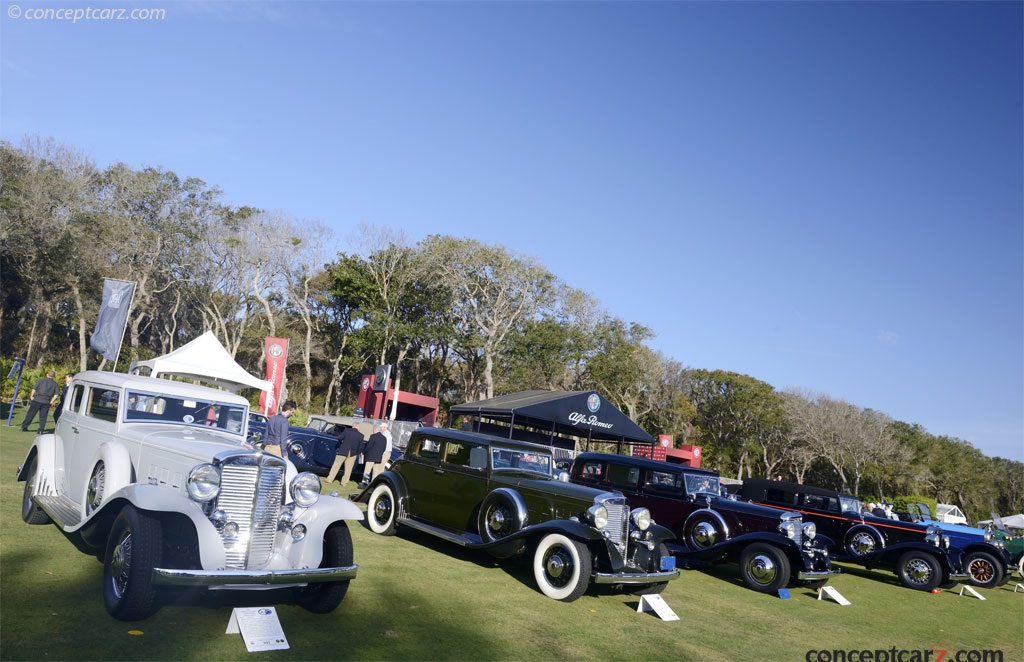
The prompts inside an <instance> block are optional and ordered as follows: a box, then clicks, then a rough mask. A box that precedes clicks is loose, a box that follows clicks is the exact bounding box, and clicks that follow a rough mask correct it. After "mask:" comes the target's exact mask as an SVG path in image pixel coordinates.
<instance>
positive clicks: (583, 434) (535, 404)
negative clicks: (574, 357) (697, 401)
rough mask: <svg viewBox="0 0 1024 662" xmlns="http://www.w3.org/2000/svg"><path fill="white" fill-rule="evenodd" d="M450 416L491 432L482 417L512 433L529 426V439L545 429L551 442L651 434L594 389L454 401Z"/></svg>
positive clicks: (627, 440)
mask: <svg viewBox="0 0 1024 662" xmlns="http://www.w3.org/2000/svg"><path fill="white" fill-rule="evenodd" d="M449 413H450V414H451V419H452V420H454V419H455V417H457V416H464V417H467V418H475V419H476V421H477V422H476V425H475V426H473V427H474V429H476V430H479V431H487V432H493V431H494V430H493V428H486V427H485V426H482V425H481V421H483V420H489V421H494V422H497V423H499V424H501V428H502V429H504V428H506V427H507V428H508V436H510V437H511V436H512V435H513V429H514V428H515V427H516V426H525V427H528V428H532V429H533V430H534V431H535V434H533V435H531V437H533V438H531V439H528V440H529V441H535V440H537V441H539V439H537V436H538V435H537V434H536V433H547V434H548V436H549V443H551V444H552V445H554V439H555V437H556V436H563V437H564V436H570V437H576V438H580V439H585V440H586V441H587V445H588V446H589V443H590V442H591V441H608V442H616V443H618V444H619V445H620V446H621V445H622V444H646V445H653V444H654V443H656V442H655V439H654V437H652V436H651V435H649V434H647V433H646V432H644V431H643V429H641V428H640V426H639V425H637V424H636V423H634V422H633V421H632V420H631V419H630V418H629V417H628V416H626V415H625V414H623V413H622V412H621V411H619V409H618V408H616V407H615V406H614V405H612V404H610V403H609V402H608V401H607V400H605V399H604V398H603V397H602V396H601V394H600V393H598V392H597V391H582V392H570V391H520V392H518V393H510V394H508V395H502V396H499V397H496V398H490V399H489V400H478V401H477V402H467V403H465V404H461V405H455V406H454V407H452V408H451V409H450V410H449Z"/></svg>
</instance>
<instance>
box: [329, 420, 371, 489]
mask: <svg viewBox="0 0 1024 662" xmlns="http://www.w3.org/2000/svg"><path fill="white" fill-rule="evenodd" d="M363 441H364V439H363V433H362V432H360V431H359V430H357V429H355V428H345V429H344V430H342V431H341V434H340V435H338V450H337V451H336V454H335V456H334V464H333V465H331V472H330V473H329V474H327V481H326V482H328V483H330V482H332V481H334V479H335V478H336V477H337V475H338V470H339V469H341V465H342V464H344V465H345V473H344V474H343V475H342V479H341V484H342V485H345V484H346V483H348V480H349V478H351V477H352V468H353V467H354V466H355V465H356V458H357V457H359V453H361V452H362V450H363Z"/></svg>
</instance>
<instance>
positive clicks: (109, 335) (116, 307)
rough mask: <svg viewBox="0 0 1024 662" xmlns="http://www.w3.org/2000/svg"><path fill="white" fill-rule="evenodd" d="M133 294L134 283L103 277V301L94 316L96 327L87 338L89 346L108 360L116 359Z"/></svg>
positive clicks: (119, 350)
mask: <svg viewBox="0 0 1024 662" xmlns="http://www.w3.org/2000/svg"><path fill="white" fill-rule="evenodd" d="M134 294H135V283H132V282H130V281H126V280H114V279H112V278H104V279H103V303H102V304H100V314H99V316H98V317H97V318H96V329H95V330H94V331H93V332H92V337H91V338H90V339H89V346H90V347H92V348H93V349H94V350H96V351H97V352H99V353H100V354H101V355H103V358H105V359H107V360H109V361H115V362H116V361H117V355H118V354H119V353H120V352H121V340H122V339H123V338H124V327H125V323H127V322H128V309H129V308H130V307H131V305H132V295H134Z"/></svg>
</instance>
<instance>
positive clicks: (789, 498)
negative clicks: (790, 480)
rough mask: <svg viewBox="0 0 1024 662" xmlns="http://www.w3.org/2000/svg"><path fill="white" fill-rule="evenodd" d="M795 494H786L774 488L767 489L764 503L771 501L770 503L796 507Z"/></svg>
mask: <svg viewBox="0 0 1024 662" xmlns="http://www.w3.org/2000/svg"><path fill="white" fill-rule="evenodd" d="M797 496H798V495H797V494H794V493H793V492H786V491H785V490H779V489H775V488H768V489H767V490H765V495H764V497H765V501H771V502H772V503H783V504H786V505H792V506H795V505H796V501H797Z"/></svg>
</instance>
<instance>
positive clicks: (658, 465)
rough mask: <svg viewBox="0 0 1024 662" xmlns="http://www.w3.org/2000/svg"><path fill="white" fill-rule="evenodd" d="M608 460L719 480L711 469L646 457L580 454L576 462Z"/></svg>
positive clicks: (715, 472) (716, 473)
mask: <svg viewBox="0 0 1024 662" xmlns="http://www.w3.org/2000/svg"><path fill="white" fill-rule="evenodd" d="M606 458H615V460H616V461H618V462H621V461H622V460H629V464H631V465H633V466H636V467H646V468H647V469H655V470H657V471H676V472H677V473H684V472H685V473H693V474H702V475H705V476H714V477H716V478H719V477H720V476H719V474H718V472H717V471H712V470H711V469H699V468H697V467H690V466H687V465H685V464H673V463H672V462H662V461H661V460H649V459H647V458H644V457H633V456H632V455H615V454H614V453H580V454H579V455H577V456H576V460H578V461H583V460H603V459H606Z"/></svg>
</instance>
